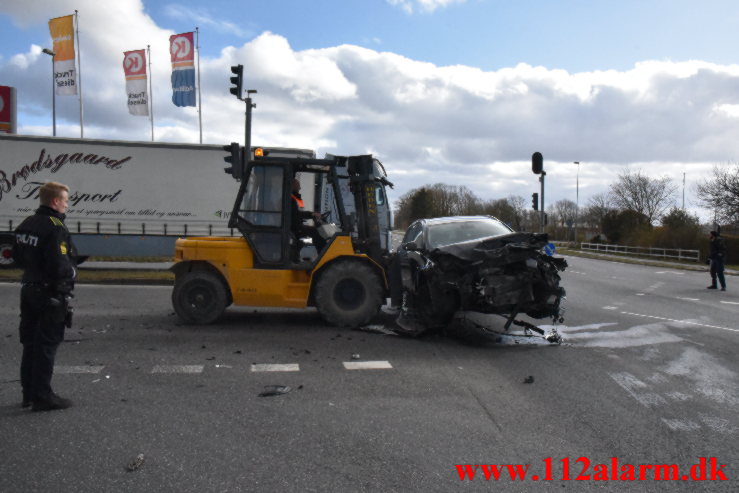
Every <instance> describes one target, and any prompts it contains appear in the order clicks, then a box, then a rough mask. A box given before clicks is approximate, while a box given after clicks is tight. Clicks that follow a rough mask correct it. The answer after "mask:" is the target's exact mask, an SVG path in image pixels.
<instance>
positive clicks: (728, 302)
mask: <svg viewBox="0 0 739 493" xmlns="http://www.w3.org/2000/svg"><path fill="white" fill-rule="evenodd" d="M721 303H725V304H727V305H739V302H736V301H722V302H721Z"/></svg>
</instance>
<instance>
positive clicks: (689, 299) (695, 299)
mask: <svg viewBox="0 0 739 493" xmlns="http://www.w3.org/2000/svg"><path fill="white" fill-rule="evenodd" d="M677 299H679V300H685V301H700V299H699V298H680V297H679V296H678V297H677Z"/></svg>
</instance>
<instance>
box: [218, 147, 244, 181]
mask: <svg viewBox="0 0 739 493" xmlns="http://www.w3.org/2000/svg"><path fill="white" fill-rule="evenodd" d="M223 150H224V151H226V152H228V156H226V157H224V158H223V160H224V161H226V162H227V163H228V164H230V165H231V166H229V167H228V168H223V171H225V172H226V173H228V174H230V175H231V176H233V177H234V178H235V179H236V180H239V181H241V179H242V178H244V165H243V163H242V159H241V146H240V145H239V143H238V142H231V143H230V144H228V145H225V146H223Z"/></svg>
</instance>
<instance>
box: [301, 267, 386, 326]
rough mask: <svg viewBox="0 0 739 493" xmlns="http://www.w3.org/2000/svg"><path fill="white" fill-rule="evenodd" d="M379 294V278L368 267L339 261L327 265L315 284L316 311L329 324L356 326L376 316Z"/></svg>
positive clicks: (380, 299) (380, 298)
mask: <svg viewBox="0 0 739 493" xmlns="http://www.w3.org/2000/svg"><path fill="white" fill-rule="evenodd" d="M382 291H383V288H382V285H381V281H380V278H379V277H378V276H377V274H376V273H375V271H374V270H373V269H372V267H370V266H369V265H367V264H366V263H363V262H355V261H346V260H340V261H338V262H335V263H333V264H331V265H329V266H327V267H326V270H324V271H323V272H322V273H321V276H320V277H319V279H318V281H317V282H316V285H315V291H314V293H315V303H316V308H317V309H318V313H320V314H321V316H322V317H323V318H324V320H326V321H327V322H328V323H330V324H333V325H338V326H340V327H358V326H360V325H363V324H366V323H368V322H369V321H370V320H371V319H372V317H374V316H375V315H376V314H377V312H378V311H379V309H380V305H381V304H382Z"/></svg>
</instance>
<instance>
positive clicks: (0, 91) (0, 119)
mask: <svg viewBox="0 0 739 493" xmlns="http://www.w3.org/2000/svg"><path fill="white" fill-rule="evenodd" d="M15 119H16V117H15V87H9V86H0V133H6V134H14V133H15Z"/></svg>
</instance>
